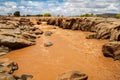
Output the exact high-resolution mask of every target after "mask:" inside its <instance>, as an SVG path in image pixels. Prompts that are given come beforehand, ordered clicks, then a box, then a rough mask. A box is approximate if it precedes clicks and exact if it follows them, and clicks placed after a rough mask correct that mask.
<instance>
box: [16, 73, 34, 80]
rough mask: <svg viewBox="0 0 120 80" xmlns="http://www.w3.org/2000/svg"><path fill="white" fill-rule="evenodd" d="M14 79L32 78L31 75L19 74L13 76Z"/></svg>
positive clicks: (25, 79)
mask: <svg viewBox="0 0 120 80" xmlns="http://www.w3.org/2000/svg"><path fill="white" fill-rule="evenodd" d="M14 78H15V79H16V80H18V79H19V80H27V79H28V78H33V76H32V75H27V74H19V75H14Z"/></svg>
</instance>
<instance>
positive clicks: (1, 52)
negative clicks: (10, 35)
mask: <svg viewBox="0 0 120 80" xmlns="http://www.w3.org/2000/svg"><path fill="white" fill-rule="evenodd" d="M9 51H10V49H9V48H8V47H5V46H0V56H1V55H5V54H7V53H8V52H9Z"/></svg>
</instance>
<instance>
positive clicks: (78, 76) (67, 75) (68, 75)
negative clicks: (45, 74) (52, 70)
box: [57, 71, 88, 80]
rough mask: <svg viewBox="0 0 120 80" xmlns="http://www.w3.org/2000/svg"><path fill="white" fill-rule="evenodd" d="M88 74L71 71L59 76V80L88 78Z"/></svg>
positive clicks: (82, 79)
mask: <svg viewBox="0 0 120 80" xmlns="http://www.w3.org/2000/svg"><path fill="white" fill-rule="evenodd" d="M87 79H88V76H87V75H86V74H84V73H81V72H79V71H69V72H66V73H62V74H60V75H59V76H58V78H57V80H87Z"/></svg>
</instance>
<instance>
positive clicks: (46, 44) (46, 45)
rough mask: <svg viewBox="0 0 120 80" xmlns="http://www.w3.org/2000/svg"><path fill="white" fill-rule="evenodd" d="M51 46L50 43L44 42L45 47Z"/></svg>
mask: <svg viewBox="0 0 120 80" xmlns="http://www.w3.org/2000/svg"><path fill="white" fill-rule="evenodd" d="M52 45H53V43H52V42H46V43H44V46H45V47H50V46H52Z"/></svg>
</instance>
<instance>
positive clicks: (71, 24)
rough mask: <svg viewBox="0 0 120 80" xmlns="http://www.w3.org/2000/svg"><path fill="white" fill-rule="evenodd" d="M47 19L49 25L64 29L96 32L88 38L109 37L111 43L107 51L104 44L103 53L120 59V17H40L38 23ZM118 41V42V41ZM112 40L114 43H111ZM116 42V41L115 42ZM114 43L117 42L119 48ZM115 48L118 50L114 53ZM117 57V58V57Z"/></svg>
mask: <svg viewBox="0 0 120 80" xmlns="http://www.w3.org/2000/svg"><path fill="white" fill-rule="evenodd" d="M43 21H46V22H47V23H48V24H49V25H54V26H59V27H60V28H63V29H72V30H81V31H89V32H94V33H93V34H90V35H88V36H86V38H87V39H108V40H109V42H110V43H108V45H111V46H112V47H111V49H109V50H108V51H107V53H106V48H105V47H104V46H107V44H106V45H103V48H102V51H103V54H104V55H105V54H107V55H112V56H109V57H113V58H114V59H115V60H116V59H117V60H120V51H118V50H119V49H118V47H119V46H120V45H119V43H120V42H119V41H120V30H119V29H120V20H119V19H112V18H111V19H110V18H108V19H107V18H40V19H38V20H37V23H38V24H40V23H41V22H43ZM116 41H117V42H116ZM111 42H112V43H113V44H111ZM114 42H115V43H114ZM114 44H117V45H118V46H117V49H116V47H115V45H114ZM113 49H114V50H115V51H116V52H117V54H116V53H114V51H112V50H113ZM116 57H117V58H116Z"/></svg>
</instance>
